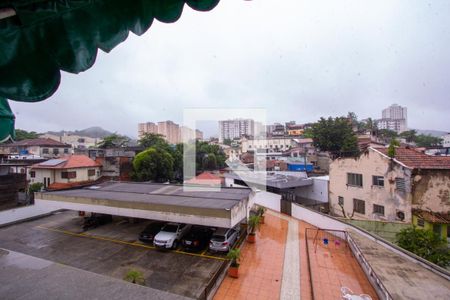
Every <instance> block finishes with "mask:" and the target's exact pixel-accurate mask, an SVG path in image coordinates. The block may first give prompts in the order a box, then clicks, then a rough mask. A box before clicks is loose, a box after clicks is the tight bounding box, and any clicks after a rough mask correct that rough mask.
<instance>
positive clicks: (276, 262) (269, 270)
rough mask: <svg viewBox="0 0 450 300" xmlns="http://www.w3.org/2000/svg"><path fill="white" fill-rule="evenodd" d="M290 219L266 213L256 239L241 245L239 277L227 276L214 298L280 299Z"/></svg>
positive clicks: (217, 299) (218, 299)
mask: <svg viewBox="0 0 450 300" xmlns="http://www.w3.org/2000/svg"><path fill="white" fill-rule="evenodd" d="M288 224H289V222H288V221H286V220H285V219H283V218H279V217H277V216H274V215H273V214H270V213H266V217H265V224H263V225H262V226H261V228H260V231H258V233H257V237H256V243H254V244H250V243H245V244H244V246H243V247H242V249H241V265H240V267H239V278H238V279H234V278H231V277H228V276H227V277H225V279H224V281H223V282H222V284H221V285H220V287H219V290H218V291H217V293H216V295H215V297H214V299H216V300H220V299H258V300H260V299H261V300H264V299H267V300H269V299H279V298H280V290H281V282H282V276H283V264H284V256H285V246H286V237H287V232H288Z"/></svg>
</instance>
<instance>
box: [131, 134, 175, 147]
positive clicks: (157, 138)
mask: <svg viewBox="0 0 450 300" xmlns="http://www.w3.org/2000/svg"><path fill="white" fill-rule="evenodd" d="M138 144H139V145H140V146H142V147H144V148H150V147H155V146H156V147H158V148H163V149H165V150H167V149H168V148H170V145H169V143H167V141H166V140H165V139H164V136H163V135H162V134H157V133H144V135H143V136H142V137H141V138H140V139H139V141H138Z"/></svg>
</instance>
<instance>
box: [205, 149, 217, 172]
mask: <svg viewBox="0 0 450 300" xmlns="http://www.w3.org/2000/svg"><path fill="white" fill-rule="evenodd" d="M202 169H203V170H216V169H217V159H216V155H215V154H214V153H208V154H206V155H205V156H203V159H202Z"/></svg>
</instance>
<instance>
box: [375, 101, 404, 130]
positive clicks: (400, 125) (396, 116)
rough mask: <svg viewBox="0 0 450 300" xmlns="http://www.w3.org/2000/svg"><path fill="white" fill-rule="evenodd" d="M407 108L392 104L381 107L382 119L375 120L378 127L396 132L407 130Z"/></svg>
mask: <svg viewBox="0 0 450 300" xmlns="http://www.w3.org/2000/svg"><path fill="white" fill-rule="evenodd" d="M407 120H408V116H407V108H406V107H402V106H400V105H398V104H392V105H391V106H389V107H388V108H385V109H383V111H382V119H379V120H377V127H378V129H389V130H393V131H396V132H398V133H400V132H403V131H406V130H408V121H407Z"/></svg>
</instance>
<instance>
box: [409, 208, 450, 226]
mask: <svg viewBox="0 0 450 300" xmlns="http://www.w3.org/2000/svg"><path fill="white" fill-rule="evenodd" d="M413 214H414V215H416V216H417V217H419V218H421V219H424V220H425V221H427V222H430V223H440V224H450V215H449V214H444V213H437V212H432V211H426V210H421V209H413Z"/></svg>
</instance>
